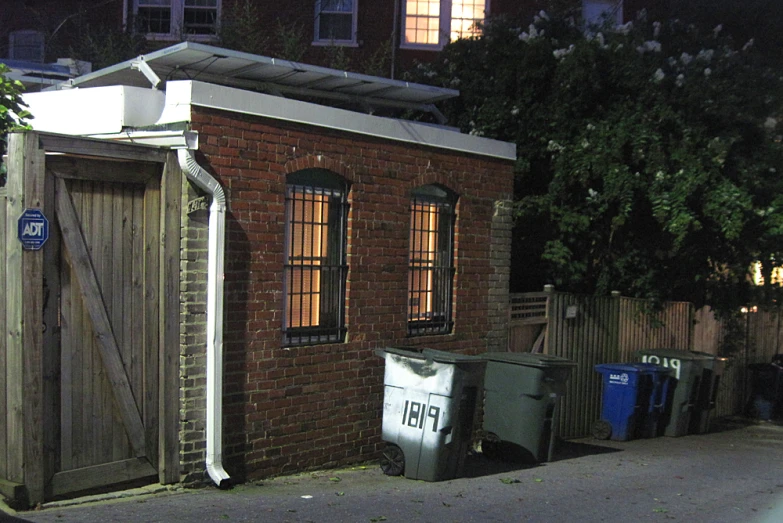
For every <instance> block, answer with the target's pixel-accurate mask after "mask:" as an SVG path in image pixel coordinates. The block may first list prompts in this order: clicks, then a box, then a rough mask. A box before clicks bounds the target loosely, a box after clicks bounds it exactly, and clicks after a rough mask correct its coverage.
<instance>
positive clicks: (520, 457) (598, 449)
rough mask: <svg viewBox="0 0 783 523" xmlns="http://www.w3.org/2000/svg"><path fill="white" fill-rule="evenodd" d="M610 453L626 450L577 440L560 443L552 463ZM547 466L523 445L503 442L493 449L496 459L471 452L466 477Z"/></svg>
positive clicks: (465, 471)
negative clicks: (538, 460)
mask: <svg viewBox="0 0 783 523" xmlns="http://www.w3.org/2000/svg"><path fill="white" fill-rule="evenodd" d="M609 452H622V450H621V449H616V448H612V447H606V446H602V445H591V444H589V443H584V442H577V441H558V442H557V444H556V445H555V449H554V452H553V454H552V461H561V460H565V459H573V458H579V457H582V456H590V455H593V454H606V453H609ZM543 465H546V463H539V462H537V461H536V460H535V459H534V458H533V455H532V454H531V453H530V452H529V451H527V450H525V449H524V448H522V447H520V446H519V445H515V444H513V443H508V442H502V443H500V444H499V445H498V446H497V447H496V448H495V449H494V450H493V453H492V458H489V457H487V455H486V454H483V453H481V452H471V453H470V454H469V455H468V457H467V458H466V460H465V469H464V471H463V474H462V475H463V476H464V477H467V478H477V477H480V476H491V475H493V474H502V473H506V472H511V471H515V470H525V469H531V468H535V467H540V466H543Z"/></svg>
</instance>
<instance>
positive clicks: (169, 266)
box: [158, 152, 184, 484]
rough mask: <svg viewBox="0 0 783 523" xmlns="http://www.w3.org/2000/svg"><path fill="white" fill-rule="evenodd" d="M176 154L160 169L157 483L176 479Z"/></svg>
mask: <svg viewBox="0 0 783 523" xmlns="http://www.w3.org/2000/svg"><path fill="white" fill-rule="evenodd" d="M183 179H184V177H183V176H182V172H181V171H180V168H179V162H178V161H177V157H176V153H174V152H170V153H169V156H168V159H167V161H166V165H165V167H164V169H163V178H162V180H161V187H162V189H163V204H164V205H163V227H162V229H163V243H162V248H163V252H162V254H161V258H162V260H163V261H162V269H163V270H162V282H161V302H162V306H161V316H162V324H163V326H162V332H161V335H160V340H161V342H160V366H161V371H160V375H161V380H160V389H161V390H160V401H159V405H160V416H159V417H158V423H159V424H160V446H159V456H160V459H159V461H158V470H159V476H158V478H159V481H160V482H161V483H164V484H165V483H175V482H177V481H179V444H178V441H179V424H178V420H179V256H180V245H179V242H180V226H181V223H180V220H181V214H182V184H183Z"/></svg>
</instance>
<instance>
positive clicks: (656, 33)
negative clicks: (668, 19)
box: [653, 21, 661, 38]
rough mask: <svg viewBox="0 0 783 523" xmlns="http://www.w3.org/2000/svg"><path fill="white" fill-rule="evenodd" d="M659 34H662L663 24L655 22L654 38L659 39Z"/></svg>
mask: <svg viewBox="0 0 783 523" xmlns="http://www.w3.org/2000/svg"><path fill="white" fill-rule="evenodd" d="M659 34H661V23H660V22H657V21H656V22H653V38H658V35H659Z"/></svg>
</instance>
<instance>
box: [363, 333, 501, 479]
mask: <svg viewBox="0 0 783 523" xmlns="http://www.w3.org/2000/svg"><path fill="white" fill-rule="evenodd" d="M376 354H378V355H379V356H381V357H383V358H384V359H385V360H386V368H385V371H384V380H383V383H384V393H383V424H382V436H381V437H382V439H383V440H384V441H385V442H386V443H387V445H386V448H385V449H384V451H383V456H382V458H381V469H382V470H383V472H384V473H386V474H388V475H400V474H403V473H404V474H405V477H406V478H410V479H421V480H424V481H442V480H447V479H453V478H456V477H458V476H460V475H461V474H462V470H463V467H464V465H465V458H466V457H467V454H468V449H469V448H470V444H471V437H472V434H473V424H474V420H475V417H476V404H477V401H478V397H479V393H480V392H481V385H482V380H483V378H484V368H485V367H486V362H485V361H484V360H483V359H481V358H478V357H476V356H466V355H463V354H452V353H449V352H443V351H438V350H434V349H419V348H412V347H388V348H386V349H379V350H378V351H376Z"/></svg>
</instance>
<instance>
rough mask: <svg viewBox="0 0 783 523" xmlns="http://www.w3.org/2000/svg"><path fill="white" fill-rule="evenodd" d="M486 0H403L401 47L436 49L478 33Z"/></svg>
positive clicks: (485, 9)
mask: <svg viewBox="0 0 783 523" xmlns="http://www.w3.org/2000/svg"><path fill="white" fill-rule="evenodd" d="M487 4H488V0H407V1H406V2H405V4H404V8H403V9H404V12H403V20H404V24H403V47H411V48H421V49H440V48H441V47H443V46H444V45H445V44H447V43H448V42H449V41H453V40H456V39H458V38H467V37H470V36H475V35H478V34H480V29H479V27H478V23H480V22H483V21H484V16H485V12H486V11H487V7H488V5H487Z"/></svg>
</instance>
